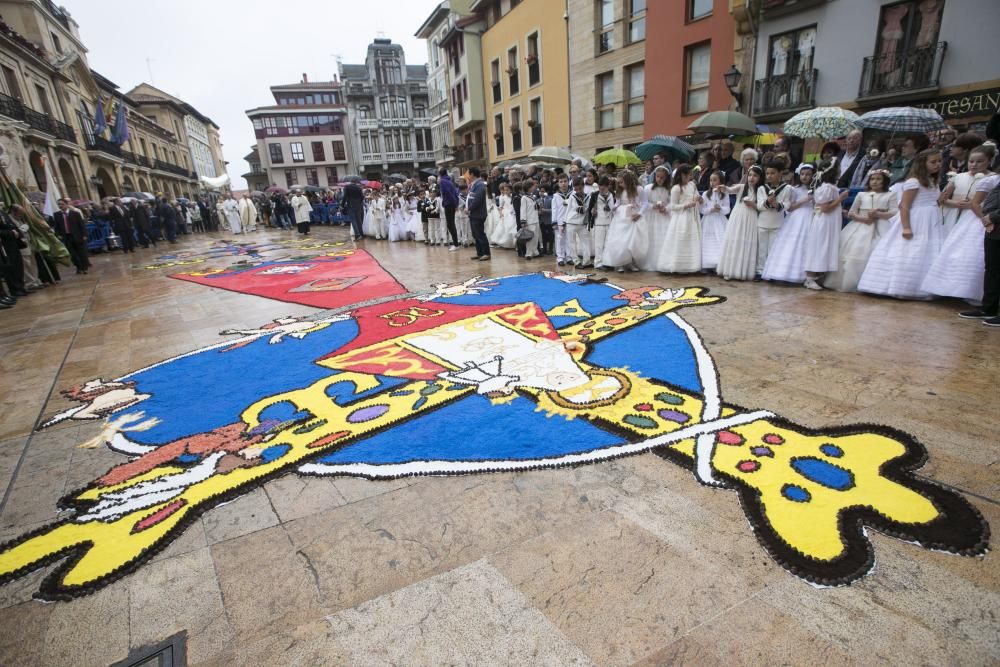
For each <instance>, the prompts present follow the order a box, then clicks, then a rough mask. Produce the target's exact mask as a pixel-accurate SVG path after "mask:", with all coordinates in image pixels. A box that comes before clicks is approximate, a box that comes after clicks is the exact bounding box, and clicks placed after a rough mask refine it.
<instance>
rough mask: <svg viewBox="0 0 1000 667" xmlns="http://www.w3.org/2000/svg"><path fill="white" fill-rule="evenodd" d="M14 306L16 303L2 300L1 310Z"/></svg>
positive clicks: (0, 302)
mask: <svg viewBox="0 0 1000 667" xmlns="http://www.w3.org/2000/svg"><path fill="white" fill-rule="evenodd" d="M13 307H14V304H12V303H4V302H3V301H0V310H7V309H8V308H13Z"/></svg>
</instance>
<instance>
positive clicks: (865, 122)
mask: <svg viewBox="0 0 1000 667" xmlns="http://www.w3.org/2000/svg"><path fill="white" fill-rule="evenodd" d="M861 127H865V128H868V129H871V130H883V131H885V132H892V133H893V134H927V133H928V132H936V131H937V130H943V129H945V128H946V127H948V126H947V125H946V124H945V122H944V119H943V118H941V114H939V113H938V112H937V111H934V109H917V108H915V107H886V108H884V109H876V110H875V111H869V112H868V113H866V114H865V115H863V116H862V117H861Z"/></svg>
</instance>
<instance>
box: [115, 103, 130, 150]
mask: <svg viewBox="0 0 1000 667" xmlns="http://www.w3.org/2000/svg"><path fill="white" fill-rule="evenodd" d="M111 141H113V142H114V143H116V144H118V145H119V146H121V145H122V144H124V143H125V142H126V141H128V117H127V116H126V114H125V100H119V102H118V113H117V114H116V115H115V130H114V132H112V134H111Z"/></svg>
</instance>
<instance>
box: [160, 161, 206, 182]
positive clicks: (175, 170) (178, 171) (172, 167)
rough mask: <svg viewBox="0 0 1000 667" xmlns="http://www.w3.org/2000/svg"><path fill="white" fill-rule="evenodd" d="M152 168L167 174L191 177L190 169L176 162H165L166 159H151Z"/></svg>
mask: <svg viewBox="0 0 1000 667" xmlns="http://www.w3.org/2000/svg"><path fill="white" fill-rule="evenodd" d="M153 169H157V170H159V171H165V172H167V173H168V174H174V175H176V176H183V177H184V178H191V172H190V171H188V170H187V169H185V168H184V167H182V166H180V165H178V164H173V163H172V162H167V161H166V160H153ZM196 178H197V177H196Z"/></svg>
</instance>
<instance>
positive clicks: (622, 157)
mask: <svg viewBox="0 0 1000 667" xmlns="http://www.w3.org/2000/svg"><path fill="white" fill-rule="evenodd" d="M594 164H613V165H614V166H616V167H624V166H626V165H629V164H642V160H640V159H639V156H638V155H636V154H635V153H633V152H632V151H628V150H625V149H624V148H609V149H608V150H606V151H601V152H600V153H598V154H597V155H595V156H594Z"/></svg>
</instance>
